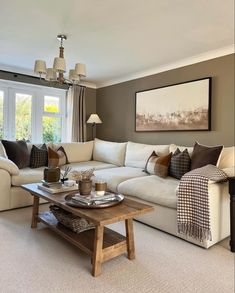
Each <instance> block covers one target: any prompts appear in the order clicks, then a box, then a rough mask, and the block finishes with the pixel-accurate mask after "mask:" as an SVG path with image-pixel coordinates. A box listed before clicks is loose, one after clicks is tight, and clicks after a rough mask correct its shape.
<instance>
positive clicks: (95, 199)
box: [72, 192, 117, 206]
mask: <svg viewBox="0 0 235 293" xmlns="http://www.w3.org/2000/svg"><path fill="white" fill-rule="evenodd" d="M72 200H73V201H75V202H78V203H80V204H83V205H88V206H89V205H99V204H105V203H108V202H111V201H116V200H117V197H116V194H115V193H111V192H106V194H105V195H103V196H96V195H95V193H94V194H93V193H92V194H91V195H90V196H86V197H84V196H82V195H80V194H79V193H76V194H75V195H74V196H73V197H72Z"/></svg>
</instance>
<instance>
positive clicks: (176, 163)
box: [169, 148, 191, 180]
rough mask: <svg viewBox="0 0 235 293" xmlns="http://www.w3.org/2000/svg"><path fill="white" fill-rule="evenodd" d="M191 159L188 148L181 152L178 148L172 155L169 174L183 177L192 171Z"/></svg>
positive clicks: (179, 177) (177, 177) (178, 177)
mask: <svg viewBox="0 0 235 293" xmlns="http://www.w3.org/2000/svg"><path fill="white" fill-rule="evenodd" d="M190 165H191V159H190V156H189V153H188V150H187V149H185V150H184V151H183V152H181V151H180V150H179V149H178V148H177V150H176V151H175V152H174V154H173V155H172V157H171V163H170V170H169V175H170V176H172V177H174V178H176V179H179V180H180V179H181V177H182V176H183V175H184V174H185V173H187V172H189V171H190Z"/></svg>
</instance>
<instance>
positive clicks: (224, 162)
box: [218, 146, 235, 169]
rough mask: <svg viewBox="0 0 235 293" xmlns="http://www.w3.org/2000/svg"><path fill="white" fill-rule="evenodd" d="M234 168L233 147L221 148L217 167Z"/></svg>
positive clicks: (234, 153)
mask: <svg viewBox="0 0 235 293" xmlns="http://www.w3.org/2000/svg"><path fill="white" fill-rule="evenodd" d="M233 166H235V146H231V147H225V148H223V150H222V152H221V156H220V160H219V165H218V167H219V168H220V169H225V168H230V167H233Z"/></svg>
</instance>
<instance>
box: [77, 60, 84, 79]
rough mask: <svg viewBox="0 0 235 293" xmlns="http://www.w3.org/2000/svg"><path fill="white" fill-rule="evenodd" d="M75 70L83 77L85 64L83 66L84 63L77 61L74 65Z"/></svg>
mask: <svg viewBox="0 0 235 293" xmlns="http://www.w3.org/2000/svg"><path fill="white" fill-rule="evenodd" d="M75 71H76V74H77V75H79V76H84V77H85V76H86V66H85V64H82V63H77V64H76V65H75Z"/></svg>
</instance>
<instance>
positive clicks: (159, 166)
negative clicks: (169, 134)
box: [145, 151, 172, 178]
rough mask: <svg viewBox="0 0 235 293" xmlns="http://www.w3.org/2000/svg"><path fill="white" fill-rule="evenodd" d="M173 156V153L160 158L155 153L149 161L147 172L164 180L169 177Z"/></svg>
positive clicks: (146, 167)
mask: <svg viewBox="0 0 235 293" xmlns="http://www.w3.org/2000/svg"><path fill="white" fill-rule="evenodd" d="M171 156H172V153H170V154H168V155H165V156H158V155H157V154H156V153H155V151H153V152H152V154H151V156H150V157H149V158H148V160H147V163H146V166H145V172H146V173H148V174H151V175H157V176H159V177H162V178H165V177H167V175H168V168H169V165H170V161H171Z"/></svg>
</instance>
